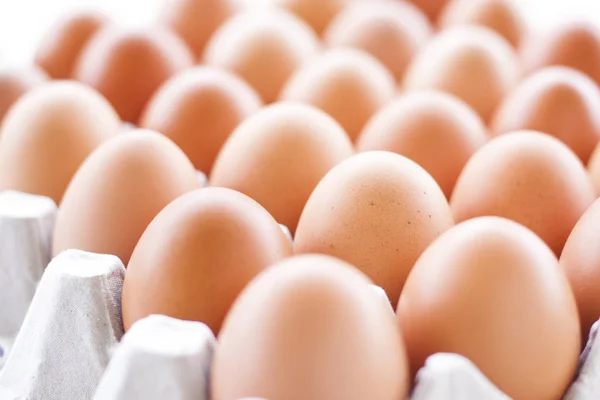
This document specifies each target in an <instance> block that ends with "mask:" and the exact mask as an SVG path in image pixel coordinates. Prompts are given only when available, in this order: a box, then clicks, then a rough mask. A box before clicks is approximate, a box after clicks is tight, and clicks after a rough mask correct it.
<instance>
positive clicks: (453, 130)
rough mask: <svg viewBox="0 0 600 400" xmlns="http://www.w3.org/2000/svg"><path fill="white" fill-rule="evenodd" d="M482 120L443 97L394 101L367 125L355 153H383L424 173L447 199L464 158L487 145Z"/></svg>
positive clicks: (416, 95) (434, 95)
mask: <svg viewBox="0 0 600 400" xmlns="http://www.w3.org/2000/svg"><path fill="white" fill-rule="evenodd" d="M487 136H488V135H487V130H486V127H485V126H484V124H483V122H482V121H481V118H479V116H478V115H477V114H476V113H475V112H474V111H473V110H472V109H471V108H470V107H469V106H467V105H466V104H465V103H464V102H462V101H460V100H459V99H457V98H455V97H453V96H451V95H449V94H446V93H442V92H417V93H409V94H406V95H404V96H401V97H399V98H398V99H397V100H395V101H394V102H392V103H391V104H390V105H388V106H387V107H385V108H383V109H382V110H381V111H380V112H378V113H377V114H376V115H375V116H374V117H373V118H372V119H371V121H369V123H368V124H367V126H366V127H365V129H364V130H363V132H362V133H361V135H360V137H359V139H358V142H357V143H356V148H357V150H358V151H370V150H386V151H393V152H394V153H398V154H401V155H403V156H405V157H408V158H410V159H411V160H413V161H415V162H416V163H417V164H419V165H420V166H422V167H423V168H425V170H426V171H427V172H429V173H430V174H431V176H432V177H433V178H434V179H435V180H436V182H437V183H438V184H439V185H440V187H441V188H442V190H443V191H444V194H445V195H446V197H447V198H450V195H451V194H452V190H453V189H454V184H455V183H456V180H457V179H458V176H459V175H460V172H461V171H462V169H463V167H464V166H465V164H466V163H467V161H468V160H469V158H470V157H471V156H472V155H473V153H475V151H477V149H479V147H481V146H482V145H483V144H484V143H485V142H486V141H487Z"/></svg>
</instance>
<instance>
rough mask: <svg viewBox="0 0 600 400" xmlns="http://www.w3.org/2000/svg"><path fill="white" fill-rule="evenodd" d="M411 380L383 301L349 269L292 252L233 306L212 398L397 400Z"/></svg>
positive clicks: (219, 349)
mask: <svg viewBox="0 0 600 400" xmlns="http://www.w3.org/2000/svg"><path fill="white" fill-rule="evenodd" d="M409 387H410V383H409V380H408V363H407V360H406V350H405V348H404V343H403V341H402V338H401V336H400V334H399V331H398V329H397V327H396V325H395V321H394V314H392V313H391V312H390V309H389V305H387V304H385V303H384V302H382V301H381V299H380V298H379V296H378V295H377V293H376V292H375V291H374V290H373V288H372V287H371V286H370V281H369V279H368V278H367V277H366V276H364V275H363V274H362V273H360V272H359V271H357V270H356V269H355V268H354V267H352V266H351V265H349V264H346V263H344V262H342V261H340V260H336V259H335V258H331V257H326V256H322V255H307V256H299V257H293V258H290V259H287V260H284V261H281V262H279V263H277V264H275V265H274V266H273V267H271V268H269V269H267V270H266V271H265V272H263V273H262V274H260V275H259V276H258V277H257V278H255V279H254V280H253V281H252V282H251V283H250V284H249V285H248V287H247V288H246V289H245V290H244V291H243V292H242V294H241V295H240V297H239V298H238V299H237V300H236V302H235V304H234V306H233V307H232V309H231V311H230V313H229V315H228V316H227V319H226V320H225V324H224V326H223V329H222V330H221V334H220V336H219V346H218V347H217V349H216V353H215V356H214V359H213V365H212V374H211V398H212V399H213V400H238V399H241V398H249V397H257V398H265V399H286V400H305V399H311V400H331V399H344V400H364V399H382V400H383V399H386V400H396V399H403V398H405V397H406V395H407V392H408V389H409Z"/></svg>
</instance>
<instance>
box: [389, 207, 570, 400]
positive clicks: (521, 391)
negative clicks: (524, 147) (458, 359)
mask: <svg viewBox="0 0 600 400" xmlns="http://www.w3.org/2000/svg"><path fill="white" fill-rule="evenodd" d="M398 323H399V325H400V328H401V330H402V332H403V334H404V337H405V339H406V344H407V349H408V354H409V359H410V364H411V370H412V372H413V374H414V373H415V372H416V371H417V370H418V368H420V367H421V366H422V365H423V364H424V362H425V359H426V358H427V357H428V356H430V355H433V354H435V353H440V352H441V353H457V354H460V355H463V356H465V357H467V358H468V359H469V360H471V361H472V362H473V363H474V364H475V365H476V366H477V367H478V368H479V369H480V370H481V371H482V372H483V373H484V374H485V375H486V376H487V377H488V378H489V379H490V380H491V381H492V382H493V383H494V384H495V385H496V386H497V387H498V388H499V389H501V390H502V391H503V392H504V393H506V394H507V395H508V396H510V398H513V399H528V400H537V399H539V400H544V399H560V398H561V397H562V395H563V393H564V391H565V390H566V389H567V386H568V385H569V384H570V383H571V380H572V378H573V375H574V373H575V370H576V368H577V363H578V359H579V351H580V339H579V319H578V316H577V308H576V305H575V300H574V298H573V293H572V292H571V290H570V288H569V283H568V281H567V279H566V277H565V274H564V272H563V271H562V269H561V268H560V265H558V262H557V260H556V258H555V257H554V255H553V254H552V251H551V250H550V249H549V248H548V246H546V245H545V244H544V243H543V242H542V241H541V240H540V239H539V238H538V237H537V236H536V235H535V234H533V233H532V232H531V231H530V230H528V229H526V228H524V227H523V226H521V225H519V224H517V223H514V222H512V221H509V220H506V219H503V218H496V217H483V218H477V219H474V220H471V221H468V222H465V223H462V224H459V225H457V226H456V227H455V228H453V229H451V230H449V231H448V232H446V233H445V234H443V235H442V236H441V237H440V238H439V239H438V240H436V241H435V242H434V243H433V244H432V245H431V246H430V247H428V248H427V250H425V252H424V253H423V255H422V256H421V257H420V258H419V261H417V263H416V265H415V267H414V268H413V270H412V271H411V273H410V275H409V277H408V280H407V281H406V285H405V288H404V291H403V292H402V296H401V298H400V302H399V304H398Z"/></svg>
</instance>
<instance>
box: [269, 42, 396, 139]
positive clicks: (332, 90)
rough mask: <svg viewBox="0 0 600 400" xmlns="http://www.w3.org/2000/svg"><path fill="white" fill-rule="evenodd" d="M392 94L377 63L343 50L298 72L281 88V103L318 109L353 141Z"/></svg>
mask: <svg viewBox="0 0 600 400" xmlns="http://www.w3.org/2000/svg"><path fill="white" fill-rule="evenodd" d="M394 94H395V83H394V78H393V76H392V75H391V73H390V72H389V71H387V69H386V68H385V67H384V66H383V65H381V63H380V62H379V61H377V59H375V58H374V57H373V56H371V55H369V54H367V53H364V52H362V51H360V50H356V49H347V48H344V49H333V50H329V51H327V52H325V53H323V54H322V55H321V56H319V57H318V58H316V59H315V60H313V61H312V62H310V63H308V64H307V65H305V66H304V67H303V68H301V69H299V70H298V71H297V72H296V73H295V74H294V75H293V76H292V77H291V78H290V80H289V81H288V82H287V84H286V86H285V87H284V89H283V91H282V93H281V100H284V101H296V102H301V103H306V104H310V105H313V106H315V107H317V108H320V109H321V110H323V111H325V112H326V113H327V114H329V115H331V116H332V117H333V118H334V119H336V120H337V121H338V122H339V123H340V124H341V125H342V127H343V128H344V130H345V131H346V133H348V136H350V139H352V140H355V139H356V137H357V136H358V135H359V133H360V131H361V130H362V129H363V127H364V125H365V124H366V123H367V121H368V120H369V119H370V118H371V116H372V115H373V114H374V113H375V112H376V111H378V110H379V109H380V108H381V107H383V106H385V105H386V104H387V103H388V102H390V101H391V100H392V99H393V97H394Z"/></svg>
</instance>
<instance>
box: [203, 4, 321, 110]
mask: <svg viewBox="0 0 600 400" xmlns="http://www.w3.org/2000/svg"><path fill="white" fill-rule="evenodd" d="M318 49H319V42H318V39H317V37H316V35H315V34H314V32H312V30H311V29H310V27H308V26H307V25H306V24H305V23H304V22H303V21H301V20H300V19H298V18H296V17H295V16H294V15H292V14H290V13H288V12H286V11H283V10H272V9H267V10H257V11H255V12H251V11H249V12H246V13H241V14H239V15H237V16H235V17H233V18H231V19H229V20H228V21H227V22H226V23H225V24H224V25H222V26H221V27H220V28H219V29H218V30H217V32H215V34H214V35H213V37H212V38H211V40H210V41H209V43H208V44H207V45H206V52H205V53H204V61H205V62H206V63H207V64H208V65H213V66H216V67H219V68H224V69H227V70H230V71H232V72H234V73H236V74H238V75H239V76H241V77H242V78H244V79H245V80H246V81H247V82H248V83H249V84H250V85H251V86H252V87H254V89H255V90H256V91H257V92H258V93H259V94H260V95H261V97H262V99H263V100H264V101H265V103H271V102H273V101H275V100H276V99H277V96H278V95H279V92H280V91H281V88H282V87H283V85H284V84H285V82H286V81H287V80H288V79H289V77H290V76H291V75H292V73H293V72H294V71H295V70H296V69H297V68H298V67H300V66H301V65H302V64H303V63H305V62H306V61H307V60H309V59H311V58H312V57H313V56H314V55H316V54H317V51H318Z"/></svg>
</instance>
